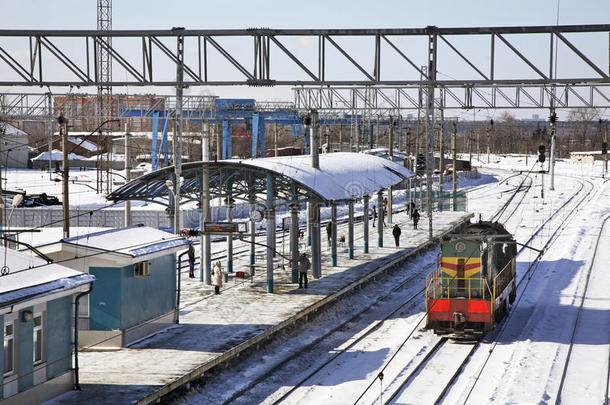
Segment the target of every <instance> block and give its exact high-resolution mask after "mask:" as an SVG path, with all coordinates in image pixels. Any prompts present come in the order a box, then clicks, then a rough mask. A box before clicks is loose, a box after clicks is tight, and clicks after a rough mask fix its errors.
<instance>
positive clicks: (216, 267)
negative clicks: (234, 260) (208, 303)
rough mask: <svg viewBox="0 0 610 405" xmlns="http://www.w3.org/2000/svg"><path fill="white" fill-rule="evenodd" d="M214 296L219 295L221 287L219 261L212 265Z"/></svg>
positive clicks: (220, 265) (220, 266)
mask: <svg viewBox="0 0 610 405" xmlns="http://www.w3.org/2000/svg"><path fill="white" fill-rule="evenodd" d="M213 275H214V280H213V281H214V294H220V287H222V264H221V263H220V260H219V261H217V262H216V264H215V265H214V273H213Z"/></svg>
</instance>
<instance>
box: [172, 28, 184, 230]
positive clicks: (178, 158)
mask: <svg viewBox="0 0 610 405" xmlns="http://www.w3.org/2000/svg"><path fill="white" fill-rule="evenodd" d="M181 30H184V28H172V31H181ZM176 42H177V52H176V54H177V55H178V59H177V62H176V116H175V119H174V128H175V129H174V151H175V152H174V176H175V181H174V233H175V234H178V233H180V186H181V184H180V177H181V176H182V95H183V91H184V85H183V79H184V36H182V35H178V37H177V38H176Z"/></svg>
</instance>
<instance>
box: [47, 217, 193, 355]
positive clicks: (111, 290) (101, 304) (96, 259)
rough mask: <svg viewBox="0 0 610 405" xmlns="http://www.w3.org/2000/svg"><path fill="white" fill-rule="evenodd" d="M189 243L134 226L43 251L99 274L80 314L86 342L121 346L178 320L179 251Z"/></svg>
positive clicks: (64, 241) (66, 241) (70, 240)
mask: <svg viewBox="0 0 610 405" xmlns="http://www.w3.org/2000/svg"><path fill="white" fill-rule="evenodd" d="M188 243H189V242H188V241H187V240H186V239H185V238H183V237H181V236H177V235H174V234H171V233H167V232H164V231H161V230H158V229H154V228H150V227H145V226H143V225H135V226H129V227H125V228H118V229H111V230H107V231H102V232H96V233H92V234H88V235H81V236H77V237H73V238H67V239H62V240H60V241H59V242H56V243H52V244H49V245H44V246H41V247H39V248H38V249H39V250H41V251H42V252H44V253H45V254H46V255H48V256H49V257H51V258H53V259H54V260H62V263H64V264H65V265H66V266H68V267H71V268H74V269H77V270H81V271H84V272H87V273H90V274H92V275H94V276H95V278H96V288H95V290H94V291H93V292H92V293H91V295H90V297H89V300H88V302H86V303H84V304H85V305H83V306H82V311H81V312H80V313H79V326H80V328H81V339H80V343H81V346H83V347H90V346H96V347H121V346H124V345H126V344H129V343H130V342H133V341H135V340H137V339H140V338H142V337H144V336H147V335H149V334H151V333H153V332H155V331H158V330H160V329H163V328H166V327H167V326H169V325H171V324H172V323H175V321H176V319H177V313H176V309H177V297H178V295H177V284H176V274H177V273H176V272H177V266H176V253H177V252H178V251H181V250H184V249H185V248H186V247H187V245H188Z"/></svg>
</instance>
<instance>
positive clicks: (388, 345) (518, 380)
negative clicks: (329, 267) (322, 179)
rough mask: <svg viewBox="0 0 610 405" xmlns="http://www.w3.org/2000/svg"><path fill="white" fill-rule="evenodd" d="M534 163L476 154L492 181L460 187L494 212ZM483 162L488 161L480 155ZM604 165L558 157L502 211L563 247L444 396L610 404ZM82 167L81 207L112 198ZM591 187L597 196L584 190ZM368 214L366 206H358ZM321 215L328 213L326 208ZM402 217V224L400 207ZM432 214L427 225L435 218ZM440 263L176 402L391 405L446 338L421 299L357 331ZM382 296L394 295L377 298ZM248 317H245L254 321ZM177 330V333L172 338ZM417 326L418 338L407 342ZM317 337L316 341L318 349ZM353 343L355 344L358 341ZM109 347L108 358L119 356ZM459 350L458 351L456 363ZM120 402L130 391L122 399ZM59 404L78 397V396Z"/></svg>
mask: <svg viewBox="0 0 610 405" xmlns="http://www.w3.org/2000/svg"><path fill="white" fill-rule="evenodd" d="M534 159H535V157H533V156H530V157H529V158H528V161H527V164H526V161H525V157H523V156H509V157H501V156H492V158H491V159H490V163H489V164H487V163H483V162H477V161H474V162H473V164H474V165H475V166H479V170H480V173H481V174H482V175H483V177H482V178H481V179H479V180H477V181H474V180H473V181H470V180H469V181H463V182H461V184H460V187H461V188H463V187H468V188H470V189H471V191H470V193H469V199H468V208H469V211H470V212H473V213H474V214H475V218H478V217H479V216H480V217H481V218H482V219H484V220H486V219H490V218H492V217H493V216H494V214H495V213H496V212H497V209H498V207H499V206H500V205H501V204H502V203H503V202H505V201H506V199H507V198H508V197H509V196H510V190H511V189H514V188H515V187H517V186H518V185H519V184H520V183H521V181H523V176H516V175H515V174H516V173H515V171H525V172H527V171H528V170H529V169H530V168H531V167H532V166H533V165H534ZM482 160H484V161H485V162H486V159H484V158H483V157H482ZM600 163H601V162H596V164H594V165H588V164H572V163H570V162H559V163H558V164H557V166H556V178H555V184H554V188H555V189H554V190H550V189H549V186H550V179H549V177H550V176H549V175H548V174H547V175H545V176H544V177H545V179H544V198H542V197H541V189H542V177H541V175H540V174H539V173H532V174H531V175H530V177H531V184H532V187H531V188H530V190H529V191H528V192H527V193H526V192H524V191H523V192H521V193H520V194H519V195H518V196H517V197H516V198H515V201H517V200H519V201H520V204H519V208H517V209H515V210H514V212H513V210H512V209H510V210H507V211H506V212H505V213H504V214H502V215H501V216H500V217H499V220H500V222H505V224H506V226H507V228H508V229H509V230H510V231H511V232H513V233H514V234H515V237H516V239H517V241H518V242H522V243H524V242H526V241H528V240H529V239H530V237H532V236H533V235H534V233H535V232H536V231H537V230H538V229H540V230H539V231H538V232H537V234H536V235H535V236H534V237H533V238H532V240H531V241H530V242H529V243H530V245H531V246H533V247H536V248H541V247H543V246H544V245H545V244H546V243H547V241H548V240H549V239H552V242H551V244H550V245H549V246H548V249H547V250H546V251H545V253H544V255H543V256H542V258H541V262H540V263H539V264H538V265H536V266H534V267H533V268H532V269H531V270H528V269H529V267H530V264H531V263H532V262H533V260H534V259H535V257H536V255H537V252H535V251H532V250H529V249H525V250H524V251H523V252H522V253H521V254H520V256H519V257H518V276H519V279H520V280H523V281H522V282H521V283H520V285H519V288H518V299H517V301H515V303H514V304H513V306H512V308H511V313H510V316H509V317H508V318H507V319H506V320H505V321H503V322H502V323H501V324H500V325H499V326H498V328H497V329H496V331H494V332H493V333H492V334H489V335H488V336H487V337H486V338H485V339H484V340H483V341H482V343H481V344H480V346H479V347H478V348H477V349H476V350H475V352H474V353H473V355H472V356H471V357H470V358H469V360H468V362H467V363H466V365H465V366H464V367H463V369H462V370H461V372H460V374H459V376H458V377H457V378H456V379H455V380H454V382H453V384H452V386H451V387H450V388H449V389H448V390H447V392H446V393H445V395H444V397H443V399H442V403H447V404H454V403H459V404H461V403H468V404H479V403H502V404H504V403H511V404H521V403H555V402H559V403H566V404H583V403H587V404H588V403H604V402H605V401H607V400H608V398H607V395H608V383H609V374H608V369H609V368H608V363H609V353H610V292H609V291H608V286H610V273H608V272H607V263H608V259H609V257H608V256H609V254H610V253H608V251H609V249H608V246H610V245H609V243H610V231H609V230H608V228H609V227H610V224H608V225H605V222H604V219H605V218H606V217H608V216H609V215H610V204H609V203H608V201H609V197H610V195H609V194H610V186H609V185H608V183H607V181H605V180H604V179H602V167H601V164H600ZM71 176H76V177H78V178H80V180H81V183H83V184H78V183H79V182H78V181H77V182H75V184H74V186H73V188H72V190H73V191H72V192H71V205H73V206H80V207H88V208H94V207H101V206H104V205H107V203H106V202H105V200H104V198H103V196H101V195H96V194H95V193H93V192H92V191H91V190H90V188H89V187H88V186H87V185H85V184H84V183H87V184H90V185H93V186H94V185H95V172H94V171H86V172H80V173H78V172H76V171H71ZM6 177H7V188H9V189H13V188H18V187H26V186H27V190H28V192H29V193H40V192H46V193H47V194H50V195H58V196H59V195H61V189H60V184H61V183H59V182H51V181H49V177H50V175H49V174H48V173H46V172H37V171H14V173H11V171H9V172H8V173H7V174H6ZM524 184H526V183H524ZM71 187H72V185H71ZM445 188H446V189H447V186H446V187H445ZM589 190H591V192H590V194H588V195H587V196H585V193H586V192H587V191H589ZM523 194H525V196H524V197H523V200H522V201H521V200H520V199H521V196H522V195H523ZM401 199H402V200H401ZM394 200H395V202H396V201H398V202H399V203H400V202H401V201H404V191H397V192H395V197H394ZM564 203H565V204H567V205H566V206H565V207H564V208H563V210H562V213H561V214H559V215H556V216H555V217H554V219H553V220H551V221H549V222H548V223H546V224H545V221H546V220H547V219H548V218H550V217H551V215H552V214H553V213H554V212H555V211H556V210H557V209H559V208H560V207H561V206H562V205H563V204H564ZM148 207H150V208H149V209H158V208H159V207H157V206H155V205H149V206H148ZM359 209H360V207H358V206H357V207H356V210H357V211H358V210H359ZM322 215H323V217H324V215H325V213H324V212H323V213H322ZM509 215H510V217H509ZM397 220H401V218H400V216H398V218H397ZM402 220H404V219H402ZM609 222H610V221H609ZM422 223H424V224H425V219H424V218H422ZM91 231H94V230H93V229H87V228H84V229H81V230H77V233H78V232H83V233H84V232H91ZM371 231H373V229H371ZM600 233H601V234H602V236H601V239H600V241H599V245H598V248H597V255H596V256H595V257H594V251H595V247H596V243H597V236H598V235H599V234H600ZM372 235H373V234H372ZM46 237H47V238H53V237H55V236H49V235H47V236H46ZM223 249H224V244H216V250H217V251H221V250H223ZM435 261H436V253H435V252H431V253H430V254H426V255H423V256H421V257H419V258H418V259H417V260H413V261H412V262H410V263H409V264H408V265H406V266H404V267H403V268H401V269H398V270H397V271H396V272H394V273H392V274H391V275H390V276H388V277H386V278H383V279H379V280H378V282H377V283H374V284H371V285H369V286H367V287H365V288H363V289H362V291H361V292H359V293H358V294H353V295H352V296H351V297H350V298H348V299H345V300H343V301H341V304H340V306H337V307H336V308H335V309H332V310H327V311H325V313H324V314H322V315H321V316H319V317H317V318H316V319H314V320H313V321H312V322H311V323H310V324H308V325H307V327H304V328H299V329H297V330H294V331H292V332H291V333H290V334H286V335H284V336H283V337H282V338H280V339H277V340H276V341H274V342H273V343H271V344H269V345H266V346H265V347H264V348H262V349H261V351H260V353H258V354H257V355H253V356H249V357H248V358H245V359H243V360H242V361H241V362H240V363H239V364H236V365H235V366H233V367H231V368H230V369H228V370H226V371H225V372H223V373H221V374H218V375H211V376H209V377H207V378H206V381H205V382H206V384H205V385H202V386H200V387H197V386H194V387H193V388H192V390H191V391H190V392H189V393H187V395H186V396H185V397H184V398H182V399H179V398H175V399H176V401H178V402H182V403H202V404H216V403H222V402H224V401H226V400H228V399H231V400H233V401H234V402H235V403H243V404H250V403H274V402H275V401H276V400H277V399H279V398H280V397H282V396H283V395H284V394H286V393H287V392H289V391H291V390H292V389H293V388H294V387H297V386H298V387H297V388H296V389H295V390H294V391H292V392H290V394H289V395H288V396H287V397H286V398H285V399H284V400H283V401H284V403H306V404H309V403H311V404H319V403H339V404H342V403H354V401H355V400H356V399H357V398H358V397H359V396H360V395H361V394H362V393H363V391H364V389H365V388H366V387H367V386H368V385H369V384H370V383H371V382H373V383H374V384H373V386H372V388H371V389H370V390H369V391H368V392H367V393H366V395H365V396H364V397H363V399H362V400H361V401H360V402H358V403H379V399H380V398H379V397H380V394H381V393H383V394H382V395H383V399H384V400H386V399H387V398H388V397H389V396H388V394H389V392H391V389H390V388H391V387H390V385H391V380H392V378H393V377H392V376H401V375H402V376H403V377H404V376H405V375H406V374H407V373H408V372H409V370H412V369H414V367H415V366H416V363H417V362H418V361H419V360H421V357H422V356H423V354H424V353H425V352H426V351H427V350H429V349H430V348H431V347H432V346H433V345H434V343H435V342H436V340H437V337H436V336H434V335H433V334H432V333H431V332H429V331H424V330H423V329H422V323H421V321H422V319H423V315H424V312H425V308H424V302H423V296H422V298H421V299H415V300H413V301H412V303H411V304H409V305H407V306H406V307H404V308H402V309H401V310H400V311H398V312H396V313H395V314H394V315H393V316H391V317H390V318H388V319H387V320H384V321H383V322H382V324H381V325H379V326H375V328H378V329H376V332H375V333H371V334H370V335H367V337H366V339H363V340H361V341H358V342H356V340H357V339H358V337H359V335H361V334H364V333H366V331H368V329H369V328H372V327H373V326H371V325H373V324H374V323H375V322H380V320H381V319H383V318H384V317H385V316H386V314H388V313H389V312H391V311H392V310H394V309H395V307H396V305H397V303H398V302H399V301H401V300H403V299H406V298H408V297H411V296H414V295H415V294H416V293H417V292H418V291H419V290H420V289H421V287H422V286H423V283H424V279H423V277H424V275H425V273H426V272H427V271H429V270H430V269H431V267H432V266H434V265H435ZM410 275H414V278H413V280H412V281H410V282H409V283H407V284H406V285H405V286H403V287H401V288H400V289H398V290H396V291H394V289H395V288H396V285H397V283H398V282H399V281H400V280H402V279H405V278H406V277H408V276H410ZM201 293H202V290H198V289H195V290H194V292H193V294H192V295H191V296H188V295H187V296H185V302H188V303H189V304H187V305H193V306H194V307H193V309H196V308H197V307H198V305H197V304H196V301H197V300H198V298H197V295H198V294H201ZM383 295H387V298H385V299H382V300H380V299H379V297H380V296H383ZM583 300H584V301H583ZM369 306H370V308H369ZM581 308H582V309H581ZM212 309H213V308H210V310H212ZM186 311H187V312H189V311H191V309H187V310H186ZM347 314H360V315H359V316H357V317H356V318H354V319H351V320H350V321H349V322H348V323H346V324H345V325H342V324H343V322H345V321H346V320H347V318H349V317H350V316H348V315H347ZM263 318H264V317H263ZM247 323H248V322H247V319H244V325H245V324H247ZM337 325H342V326H341V327H340V328H338V329H337V330H336V331H335V332H334V333H333V334H330V335H328V336H327V335H326V333H327V332H328V331H330V330H332V329H335V328H337ZM253 326H254V327H256V325H253ZM575 326H576V327H575ZM177 332H178V331H174V332H171V331H169V333H170V334H176V333H177ZM209 332H210V331H209V330H208V332H206V331H205V330H204V329H201V333H200V337H199V338H200V339H207V335H208V333H209ZM411 333H412V334H411ZM177 334H178V335H179V333H177ZM410 334H411V337H410V339H407V343H405V344H404V346H402V347H401V344H402V343H403V342H404V341H405V338H406V337H407V336H408V335H410ZM192 338H193V339H195V337H194V336H193V337H192ZM316 339H322V340H321V341H317V340H316ZM312 342H315V344H314V345H312V346H311V347H309V344H310V343H312ZM351 343H354V345H353V346H350V344H351ZM147 344H154V342H149V343H147ZM210 347H211V346H210ZM346 347H349V348H348V349H346ZM399 348H400V350H399ZM168 349H172V350H175V352H176V354H180V355H185V356H187V357H188V356H194V355H197V354H198V353H199V351H200V348H196V349H195V350H194V351H192V352H191V351H189V350H185V348H182V347H175V348H169V347H168ZM215 349H217V348H215ZM343 349H346V350H345V354H342V355H341V356H339V357H337V361H334V362H332V363H330V364H329V365H328V366H327V367H325V368H323V369H321V370H319V371H318V372H317V373H315V374H314V375H313V376H312V377H311V378H309V379H307V380H305V381H303V380H304V378H305V377H307V376H309V375H310V374H311V373H312V372H313V371H315V370H316V369H317V368H319V365H320V363H321V362H323V361H325V360H326V359H328V358H329V357H332V356H333V355H335V354H336V353H338V352H339V351H341V350H343ZM490 350H491V352H490ZM111 354H112V353H108V354H107V356H108V358H109V359H110V358H111ZM392 356H395V357H394V360H392V362H390V363H391V364H390V366H388V368H387V369H386V370H387V377H386V378H385V379H384V382H383V383H382V384H380V383H379V381H378V380H376V378H377V376H378V374H379V370H380V369H382V368H383V367H384V366H386V365H387V364H388V361H389V360H390V359H391V358H392ZM459 357H460V356H459V355H455V358H456V359H457V358H459ZM133 359H134V360H137V359H136V358H135V357H134V358H133ZM566 364H567V366H566ZM279 365H282V367H281V368H280V367H278V366H279ZM425 375H432V376H431V377H425ZM425 375H424V373H422V374H421V379H423V380H425V381H423V383H424V385H425V384H428V385H434V384H435V383H436V381H437V380H436V379H437V378H440V377H438V374H434V373H426V374H425ZM301 383H302V385H301ZM404 395H406V396H402V395H401V396H398V397H397V399H395V400H396V401H397V403H429V402H430V401H431V400H432V394H430V396H429V397H427V396H426V393H425V392H424V393H423V394H421V393H418V394H417V397H410V396H409V394H408V392H407V391H405V393H404ZM114 398H115V399H116V398H120V395H119V396H115V397H114ZM59 403H70V400H69V399H67V400H66V399H64V400H60V401H59Z"/></svg>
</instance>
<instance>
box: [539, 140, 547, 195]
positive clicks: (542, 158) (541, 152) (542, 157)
mask: <svg viewBox="0 0 610 405" xmlns="http://www.w3.org/2000/svg"><path fill="white" fill-rule="evenodd" d="M545 152H546V148H545V146H544V145H539V146H538V161H539V162H540V168H541V170H540V176H541V178H542V187H541V188H540V197H542V198H544V161H545V160H546V155H545Z"/></svg>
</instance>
